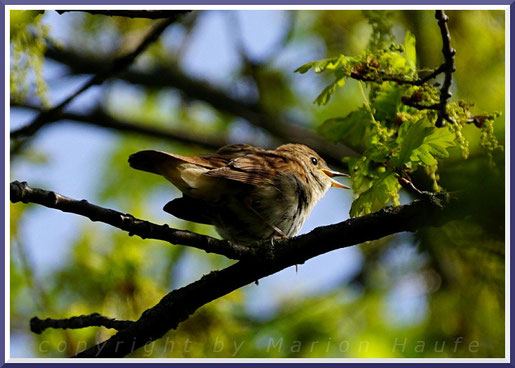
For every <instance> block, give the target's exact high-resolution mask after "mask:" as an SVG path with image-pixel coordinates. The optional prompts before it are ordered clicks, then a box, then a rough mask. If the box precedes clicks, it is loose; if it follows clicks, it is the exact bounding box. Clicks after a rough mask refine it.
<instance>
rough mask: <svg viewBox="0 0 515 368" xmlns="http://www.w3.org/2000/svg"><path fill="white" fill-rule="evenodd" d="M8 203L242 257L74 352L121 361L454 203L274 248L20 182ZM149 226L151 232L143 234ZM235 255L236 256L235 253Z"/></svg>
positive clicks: (383, 215) (426, 220)
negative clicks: (294, 271) (206, 312)
mask: <svg viewBox="0 0 515 368" xmlns="http://www.w3.org/2000/svg"><path fill="white" fill-rule="evenodd" d="M11 201H13V202H17V201H24V202H34V203H39V204H42V205H45V206H48V207H52V208H58V209H61V210H64V211H67V212H74V213H78V214H81V215H84V216H86V217H88V218H90V219H92V220H94V221H104V220H106V222H107V223H109V224H111V225H113V226H117V227H119V228H121V229H122V230H126V231H128V228H132V227H133V226H134V228H135V229H137V230H138V233H137V234H138V235H140V236H141V233H139V231H143V229H145V227H146V228H147V230H148V232H146V233H145V234H150V235H155V234H153V233H152V231H156V232H157V233H159V234H168V235H169V236H172V237H176V239H178V240H179V243H181V244H184V245H190V246H195V247H197V248H201V249H205V248H204V245H206V244H211V246H213V245H214V246H213V247H212V248H211V249H215V250H214V251H217V252H219V253H220V254H224V255H228V254H227V253H228V252H227V249H233V250H232V252H233V253H232V255H234V256H238V257H241V258H242V260H241V261H239V262H238V263H236V264H234V265H232V266H230V267H228V268H226V269H224V270H221V271H213V272H211V273H209V274H208V275H206V276H204V277H202V278H201V279H200V280H198V281H196V282H194V283H192V284H190V285H187V286H185V287H183V288H180V289H177V290H174V291H172V292H170V293H169V294H168V295H166V296H165V297H164V298H163V299H162V300H161V301H160V302H159V303H158V304H157V305H156V306H154V307H152V308H150V309H148V310H147V311H145V312H144V313H143V314H142V315H141V317H140V318H139V319H138V320H137V321H135V322H133V323H130V324H129V323H128V324H127V325H123V327H120V326H118V327H120V330H119V332H118V333H117V334H116V335H114V336H113V337H111V338H110V339H109V340H107V341H105V342H103V343H100V344H98V345H96V346H93V347H91V348H90V349H88V350H86V351H84V352H82V353H80V354H78V355H77V356H78V357H123V356H125V355H127V354H129V353H131V352H132V351H134V350H135V349H138V348H139V347H141V346H143V345H145V344H147V343H149V342H152V341H154V340H156V339H159V338H160V337H161V336H163V335H164V334H165V333H166V332H167V331H169V330H170V329H174V328H176V327H177V326H178V325H179V323H181V322H182V321H184V320H186V319H187V318H188V317H189V316H190V315H191V314H192V313H194V312H195V310H196V309H198V308H200V307H201V306H203V305H205V304H207V303H209V302H211V301H213V300H215V299H217V298H220V297H222V296H224V295H226V294H228V293H230V292H232V291H234V290H237V289H238V288H240V287H242V286H244V285H247V284H249V283H252V282H254V281H256V280H259V279H260V278H263V277H266V276H269V275H271V274H273V273H275V272H278V271H280V270H282V269H285V268H287V267H290V266H293V265H296V264H302V263H304V262H305V261H307V260H309V259H311V258H313V257H316V256H318V255H321V254H324V253H327V252H330V251H333V250H336V249H340V248H345V247H349V246H352V245H355V244H359V243H363V242H366V241H371V240H376V239H379V238H381V237H384V236H387V235H391V234H395V233H398V232H402V231H415V230H417V229H418V228H421V227H424V226H427V224H431V226H435V225H438V224H442V223H444V222H445V221H447V220H448V219H450V218H452V217H453V215H452V213H451V212H450V211H449V210H450V208H451V204H453V202H455V200H454V199H453V198H450V197H449V196H447V195H446V194H444V193H439V194H428V195H425V196H424V197H423V198H422V199H419V200H416V201H414V202H412V203H410V204H407V205H403V206H396V207H386V208H384V209H382V210H380V211H378V212H375V213H372V214H369V215H365V216H362V217H358V218H352V219H349V220H347V221H344V222H341V223H338V224H334V225H329V226H324V227H319V228H316V229H315V230H313V231H311V232H310V233H308V234H304V235H301V236H298V237H295V238H291V239H286V240H280V241H277V242H275V244H274V243H271V242H261V243H259V244H256V245H255V246H253V247H238V246H234V245H232V244H230V243H229V242H225V241H221V240H216V239H213V238H210V237H207V236H203V235H199V234H194V233H190V232H184V231H179V230H174V229H169V228H168V227H167V226H166V225H161V226H160V225H155V224H151V223H149V222H146V221H142V220H137V219H134V218H133V217H132V216H130V215H123V214H121V213H119V212H116V211H113V210H107V209H104V208H101V207H98V206H94V205H91V204H89V203H87V202H86V201H75V200H71V199H69V198H66V197H62V196H60V195H58V194H55V193H53V192H47V191H43V190H41V189H32V188H30V187H28V186H27V185H26V183H25V184H24V183H18V182H14V183H11ZM454 216H455V215H454ZM154 228H156V229H155V230H149V229H154ZM156 238H159V239H161V238H160V237H156ZM195 242H198V244H195ZM200 244H201V245H200ZM229 247H231V248H229ZM222 250H223V251H222ZM243 250H244V251H243ZM238 251H240V253H238V254H237V252H238ZM235 258H236V257H235ZM49 323H50V322H49ZM50 324H51V323H50ZM66 326H68V325H66Z"/></svg>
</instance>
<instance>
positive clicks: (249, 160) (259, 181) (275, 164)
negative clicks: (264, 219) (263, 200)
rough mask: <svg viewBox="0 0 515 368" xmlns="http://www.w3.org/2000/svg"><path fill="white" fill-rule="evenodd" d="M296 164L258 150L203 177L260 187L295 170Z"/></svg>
mask: <svg viewBox="0 0 515 368" xmlns="http://www.w3.org/2000/svg"><path fill="white" fill-rule="evenodd" d="M297 165H298V163H297V162H296V161H294V160H290V159H288V158H286V157H284V156H282V155H277V154H276V153H274V152H273V151H265V150H260V151H259V152H253V153H249V154H246V155H243V156H240V157H236V158H234V159H233V160H231V161H229V162H228V163H227V165H225V166H222V167H219V168H216V169H212V170H209V171H206V172H205V173H204V174H203V175H205V176H209V177H216V178H220V179H226V180H231V181H236V182H240V183H244V184H249V185H254V186H261V185H267V184H273V183H274V181H275V180H276V179H277V177H278V176H279V175H282V174H285V173H288V172H290V171H292V170H295V169H296V167H295V166H297Z"/></svg>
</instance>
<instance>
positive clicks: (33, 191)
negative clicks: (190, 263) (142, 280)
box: [10, 181, 256, 259]
mask: <svg viewBox="0 0 515 368" xmlns="http://www.w3.org/2000/svg"><path fill="white" fill-rule="evenodd" d="M10 193H11V202H13V203H17V202H23V203H29V202H31V203H37V204H40V205H43V206H46V207H50V208H55V209H58V210H61V211H63V212H69V213H75V214H77V215H81V216H85V217H87V218H89V219H90V220H91V221H100V222H103V223H106V224H108V225H111V226H114V227H117V228H119V229H121V230H123V231H127V232H128V233H129V235H137V236H139V237H141V238H142V239H156V240H163V241H166V242H169V243H172V244H181V245H185V246H190V247H194V248H198V249H202V250H204V251H206V252H208V253H217V254H221V255H224V256H226V257H228V258H231V259H244V258H249V257H253V256H254V255H255V254H256V250H255V249H253V248H249V247H246V246H242V245H237V244H232V243H231V242H229V241H226V240H218V239H215V238H212V237H210V236H204V235H199V234H196V233H192V232H190V231H186V230H177V229H173V228H170V227H169V226H168V225H166V224H165V225H158V224H154V223H152V222H149V221H144V220H140V219H138V218H135V217H134V216H132V215H130V214H123V213H121V212H118V211H115V210H111V209H108V208H103V207H100V206H96V205H94V204H91V203H89V202H88V201H86V200H81V201H78V200H75V199H72V198H68V197H65V196H62V195H60V194H58V193H55V192H51V191H46V190H43V189H38V188H31V187H30V186H29V185H28V184H27V183H26V182H22V183H20V182H18V181H14V182H12V183H11V186H10Z"/></svg>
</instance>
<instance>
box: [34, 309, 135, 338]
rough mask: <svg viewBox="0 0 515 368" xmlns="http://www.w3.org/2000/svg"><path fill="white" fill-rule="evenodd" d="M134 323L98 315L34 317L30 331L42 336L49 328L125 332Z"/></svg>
mask: <svg viewBox="0 0 515 368" xmlns="http://www.w3.org/2000/svg"><path fill="white" fill-rule="evenodd" d="M133 323H134V322H133V321H123V320H117V319H115V318H108V317H104V316H102V315H100V314H98V313H92V314H88V315H82V316H76V317H71V318H65V319H52V318H46V319H39V318H38V317H33V318H31V320H30V330H31V331H32V332H34V333H36V334H40V333H42V332H43V331H45V330H46V329H47V328H62V329H65V330H66V329H67V328H84V327H92V326H96V327H105V328H114V329H115V330H124V329H126V328H128V327H130V326H131V325H132V324H133Z"/></svg>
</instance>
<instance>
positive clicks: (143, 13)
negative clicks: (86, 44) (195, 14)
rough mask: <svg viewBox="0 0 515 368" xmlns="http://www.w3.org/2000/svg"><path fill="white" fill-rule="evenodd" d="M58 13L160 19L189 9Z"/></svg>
mask: <svg viewBox="0 0 515 368" xmlns="http://www.w3.org/2000/svg"><path fill="white" fill-rule="evenodd" d="M56 11H57V13H58V14H63V13H69V12H84V13H89V14H94V15H97V14H99V15H107V16H110V17H125V18H147V19H160V18H173V17H176V16H177V15H181V14H184V13H186V12H188V11H189V10H56Z"/></svg>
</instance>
